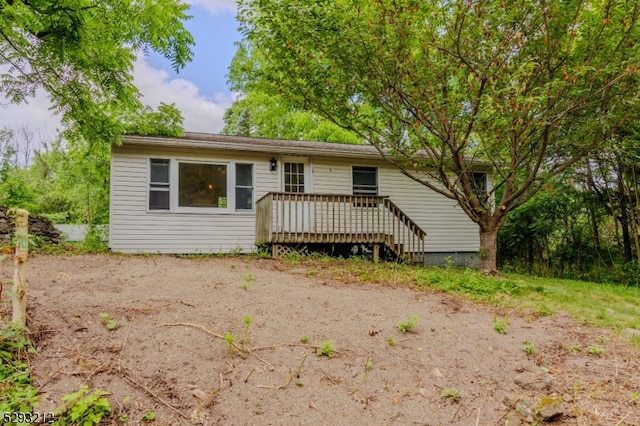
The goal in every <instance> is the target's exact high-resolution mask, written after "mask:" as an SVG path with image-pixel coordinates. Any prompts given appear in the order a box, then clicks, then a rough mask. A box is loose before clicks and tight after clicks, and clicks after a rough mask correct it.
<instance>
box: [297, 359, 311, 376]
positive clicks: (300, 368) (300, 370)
mask: <svg viewBox="0 0 640 426" xmlns="http://www.w3.org/2000/svg"><path fill="white" fill-rule="evenodd" d="M308 356H309V354H308V353H306V354H304V356H303V357H302V362H301V363H300V366H299V367H298V369H297V370H296V378H298V379H299V378H300V374H301V372H302V366H303V365H304V362H305V361H306V359H307V357H308Z"/></svg>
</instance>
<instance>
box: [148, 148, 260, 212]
mask: <svg viewBox="0 0 640 426" xmlns="http://www.w3.org/2000/svg"><path fill="white" fill-rule="evenodd" d="M253 174H254V165H253V164H251V163H234V162H230V163H223V164H220V163H218V164H216V163H214V162H211V163H204V162H198V161H188V160H184V161H183V160H179V159H175V158H173V159H164V158H163V159H160V158H150V159H149V204H148V207H149V211H158V210H168V211H173V212H192V213H194V212H202V213H206V212H218V213H229V212H233V211H237V212H243V211H244V212H246V211H253V202H254V175H253Z"/></svg>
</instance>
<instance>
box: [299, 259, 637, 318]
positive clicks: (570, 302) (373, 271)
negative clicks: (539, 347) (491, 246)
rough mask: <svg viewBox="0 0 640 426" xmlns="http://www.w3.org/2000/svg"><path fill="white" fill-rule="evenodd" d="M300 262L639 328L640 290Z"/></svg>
mask: <svg viewBox="0 0 640 426" xmlns="http://www.w3.org/2000/svg"><path fill="white" fill-rule="evenodd" d="M301 262H303V263H304V265H305V267H306V268H307V270H313V271H314V276H316V277H319V278H320V277H324V278H332V279H336V280H341V281H344V282H348V283H355V284H378V285H385V286H391V287H411V288H414V289H416V290H420V291H441V292H446V293H450V294H455V295H458V296H462V297H463V298H466V299H469V300H474V301H479V302H483V303H488V304H491V305H494V306H500V307H510V308H514V309H516V310H519V311H522V312H528V313H531V314H533V315H536V316H551V315H554V314H555V313H557V312H566V313H567V314H569V315H571V316H572V317H573V318H574V319H575V320H576V321H578V322H579V323H582V324H589V325H594V326H597V327H605V328H613V329H617V330H622V329H625V328H633V329H640V287H628V286H625V285H622V284H601V283H594V282H588V281H578V280H566V279H556V278H539V277H534V276H530V275H523V274H515V273H508V274H507V273H505V274H503V275H502V276H500V277H491V276H486V275H484V274H482V273H480V272H478V271H476V270H473V269H456V268H438V267H421V266H412V265H402V264H398V263H391V262H389V263H379V264H374V263H372V262H366V261H362V260H361V259H356V260H350V259H341V260H333V261H332V262H330V263H329V264H328V265H327V263H326V262H324V263H320V262H318V261H314V260H313V259H307V260H301Z"/></svg>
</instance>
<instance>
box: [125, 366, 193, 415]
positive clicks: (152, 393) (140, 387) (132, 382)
mask: <svg viewBox="0 0 640 426" xmlns="http://www.w3.org/2000/svg"><path fill="white" fill-rule="evenodd" d="M120 374H121V375H122V377H123V378H124V379H125V380H127V381H129V383H131V384H132V385H133V386H135V387H137V388H139V389H142V390H143V391H145V392H146V393H148V394H149V395H151V396H152V397H154V398H155V399H156V400H157V401H158V402H160V403H161V404H162V405H164V406H165V407H167V408H168V409H170V410H171V411H173V412H174V413H176V414H178V415H179V416H180V417H182V418H183V419H185V420H190V419H189V417H187V415H186V414H184V413H182V411H180V410H178V409H177V408H175V407H174V406H172V405H171V404H169V403H168V402H167V401H165V400H164V399H162V398H161V397H160V396H159V395H157V394H156V393H154V392H153V391H151V389H149V388H147V387H146V386H145V385H143V384H142V383H140V382H139V377H137V376H136V374H135V373H133V371H131V370H130V369H128V368H127V367H121V370H120ZM130 375H133V376H135V377H136V379H138V380H134V379H133V378H131V377H130Z"/></svg>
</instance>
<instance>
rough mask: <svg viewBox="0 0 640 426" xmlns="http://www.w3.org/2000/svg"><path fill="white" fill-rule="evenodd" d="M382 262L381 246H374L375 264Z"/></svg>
mask: <svg viewBox="0 0 640 426" xmlns="http://www.w3.org/2000/svg"><path fill="white" fill-rule="evenodd" d="M379 262H380V244H374V245H373V263H379Z"/></svg>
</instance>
